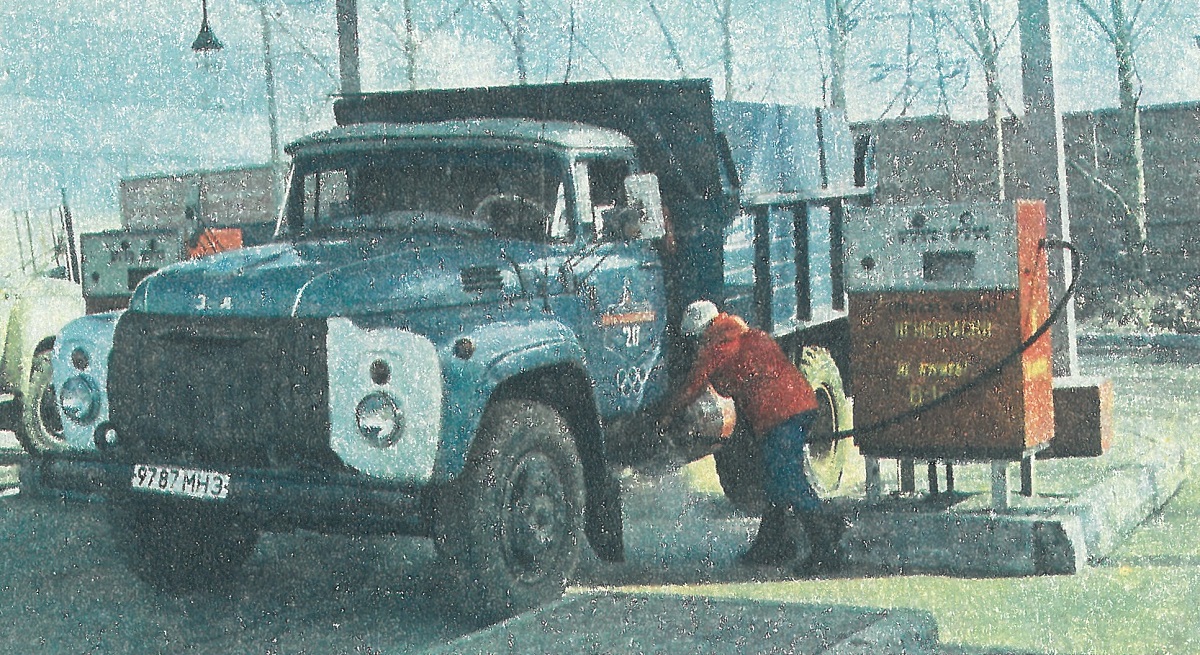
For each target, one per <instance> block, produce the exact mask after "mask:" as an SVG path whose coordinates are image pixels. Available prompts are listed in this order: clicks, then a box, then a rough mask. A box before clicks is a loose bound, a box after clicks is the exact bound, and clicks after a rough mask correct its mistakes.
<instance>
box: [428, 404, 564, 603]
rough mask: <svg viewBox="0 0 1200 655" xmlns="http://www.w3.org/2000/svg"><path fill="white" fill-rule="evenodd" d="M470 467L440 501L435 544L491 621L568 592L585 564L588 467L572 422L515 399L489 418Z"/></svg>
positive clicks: (466, 599) (465, 599) (468, 597)
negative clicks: (582, 555)
mask: <svg viewBox="0 0 1200 655" xmlns="http://www.w3.org/2000/svg"><path fill="white" fill-rule="evenodd" d="M476 440H477V443H476V446H475V448H474V449H473V450H472V453H471V456H470V458H469V460H468V462H467V467H466V469H465V470H464V471H463V473H462V474H461V475H460V476H459V478H458V479H457V480H455V481H454V482H453V483H452V484H450V485H448V486H447V488H446V489H445V490H444V491H443V493H442V494H441V496H440V498H439V499H438V503H437V508H436V521H435V540H436V544H437V546H438V549H439V551H440V552H441V554H442V555H443V557H444V558H445V559H446V560H447V561H448V563H449V564H451V567H452V570H454V571H455V573H456V578H457V579H458V581H459V583H460V586H461V588H460V590H459V591H460V593H461V594H462V603H463V609H464V610H467V611H471V612H473V613H474V614H475V615H476V617H478V618H479V619H481V620H483V621H488V622H490V621H493V620H497V619H501V618H505V617H508V616H511V615H513V614H516V613H518V612H521V611H524V610H526V609H530V608H532V607H536V606H538V605H540V604H542V603H545V602H547V601H550V600H555V599H557V598H559V597H561V596H562V594H563V592H564V591H565V589H566V583H567V579H568V578H569V577H570V575H571V574H572V573H573V572H574V570H575V567H576V565H577V564H578V563H579V554H580V553H579V535H580V532H581V530H582V526H583V503H584V483H583V473H582V467H581V465H580V462H579V457H578V455H577V454H576V452H575V446H574V441H573V440H572V438H571V433H570V431H569V430H568V428H567V425H566V423H565V422H564V421H563V420H562V418H561V417H559V415H558V414H557V413H556V412H555V411H554V410H553V409H551V408H549V407H547V406H546V405H543V404H541V403H536V402H531V401H525V400H511V401H501V402H497V403H496V404H495V405H493V406H492V407H491V408H489V410H488V411H487V413H486V414H485V415H484V417H483V420H482V422H481V423H480V427H479V432H478V435H477V437H476Z"/></svg>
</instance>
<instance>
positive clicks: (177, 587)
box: [109, 494, 259, 594]
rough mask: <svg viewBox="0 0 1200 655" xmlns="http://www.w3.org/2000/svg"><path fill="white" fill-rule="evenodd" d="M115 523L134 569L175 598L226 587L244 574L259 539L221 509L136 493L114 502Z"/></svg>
mask: <svg viewBox="0 0 1200 655" xmlns="http://www.w3.org/2000/svg"><path fill="white" fill-rule="evenodd" d="M109 525H110V527H111V529H112V536H113V539H114V540H115V541H116V543H117V546H118V548H119V549H120V551H121V554H122V555H123V556H124V559H125V565H126V566H127V567H128V568H129V570H130V571H131V572H133V574H134V575H136V576H137V577H138V579H140V580H141V581H143V582H145V583H147V584H149V585H151V586H153V587H154V588H156V589H158V590H160V591H164V592H167V593H170V594H182V593H185V592H210V591H216V590H219V589H221V588H222V587H223V586H225V585H227V584H228V583H230V582H231V581H233V580H234V579H236V577H237V576H238V574H239V573H240V572H241V571H242V568H243V567H244V565H245V563H246V560H247V559H249V558H250V555H251V554H252V553H253V552H254V546H255V544H256V543H257V542H258V536H259V534H258V531H257V530H256V529H254V528H252V527H250V526H248V525H247V524H245V523H243V522H241V521H239V520H238V517H236V516H235V515H234V514H232V513H231V512H229V511H228V510H225V509H223V508H221V507H214V506H210V505H206V504H201V503H197V502H186V501H184V502H180V501H174V502H172V501H170V500H160V499H157V498H140V497H136V496H134V495H133V494H128V495H125V496H122V497H114V498H112V499H111V501H110V507H109Z"/></svg>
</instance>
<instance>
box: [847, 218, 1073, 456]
mask: <svg viewBox="0 0 1200 655" xmlns="http://www.w3.org/2000/svg"><path fill="white" fill-rule="evenodd" d="M1038 246H1039V247H1041V248H1042V249H1043V250H1045V249H1048V248H1061V249H1063V250H1067V251H1069V252H1070V253H1071V284H1069V285H1068V286H1067V289H1066V291H1065V292H1064V293H1063V297H1062V298H1060V299H1059V301H1058V304H1056V305H1055V306H1054V310H1053V311H1051V312H1050V316H1049V317H1047V318H1046V321H1045V322H1044V323H1042V325H1041V326H1040V327H1038V329H1037V330H1035V331H1034V332H1033V334H1031V335H1030V336H1029V338H1028V339H1026V340H1025V341H1024V342H1022V343H1021V345H1020V346H1018V347H1017V348H1016V349H1015V350H1013V351H1012V352H1011V353H1009V354H1008V355H1007V356H1005V357H1004V358H1003V359H1001V360H1000V361H998V362H996V363H995V364H993V365H991V366H990V367H988V368H986V369H984V370H983V371H982V372H981V373H979V375H977V376H975V377H974V378H971V379H970V380H968V381H966V382H964V383H962V384H960V385H959V386H957V387H955V388H954V389H951V390H950V391H948V392H946V393H945V394H944V395H941V396H938V397H937V398H934V399H933V400H931V401H929V402H927V403H925V404H922V405H918V406H917V407H913V408H912V409H909V410H907V411H905V412H901V413H900V414H897V415H895V416H892V417H889V418H886V419H884V420H882V421H878V422H876V423H872V424H870V425H867V426H866V427H862V428H853V429H850V430H841V431H838V432H835V433H834V434H833V435H832V438H833V439H835V440H836V439H842V438H844V437H850V436H853V435H855V434H863V433H866V432H878V431H880V430H883V429H884V428H889V427H891V426H893V425H896V424H898V423H903V422H904V421H910V420H912V419H914V418H916V417H918V416H920V415H921V414H924V413H925V412H928V411H929V410H932V409H934V408H935V407H940V406H942V405H944V404H946V403H948V402H950V401H951V400H954V399H955V398H958V397H959V396H962V395H963V394H965V393H967V392H969V391H971V390H973V389H975V388H976V387H978V386H979V385H980V384H982V383H983V382H985V381H987V380H989V379H991V378H993V377H995V376H997V375H999V374H1000V372H1001V371H1003V370H1004V368H1005V367H1007V366H1008V365H1010V364H1012V363H1013V362H1015V361H1017V360H1018V359H1019V358H1020V357H1021V355H1024V354H1025V352H1026V351H1027V350H1029V349H1030V348H1032V347H1033V344H1035V343H1037V341H1038V339H1041V338H1042V337H1043V336H1044V335H1045V334H1046V333H1047V332H1048V331H1049V330H1050V326H1051V325H1053V324H1054V323H1055V322H1056V321H1057V320H1058V318H1059V316H1061V315H1062V313H1063V311H1064V310H1065V309H1066V308H1067V303H1068V302H1070V300H1071V297H1072V296H1074V295H1075V287H1076V286H1077V285H1078V284H1079V273H1080V269H1081V265H1080V259H1079V251H1077V250H1076V249H1075V246H1073V245H1071V243H1070V242H1068V241H1063V240H1061V239H1042V240H1041V241H1040V242H1039V243H1038Z"/></svg>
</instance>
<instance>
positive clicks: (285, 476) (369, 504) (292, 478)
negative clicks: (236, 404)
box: [22, 456, 432, 537]
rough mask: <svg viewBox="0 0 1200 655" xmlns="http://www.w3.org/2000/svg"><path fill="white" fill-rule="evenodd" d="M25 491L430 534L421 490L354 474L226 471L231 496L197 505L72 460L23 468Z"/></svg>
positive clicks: (113, 468)
mask: <svg viewBox="0 0 1200 655" xmlns="http://www.w3.org/2000/svg"><path fill="white" fill-rule="evenodd" d="M23 466H24V467H26V468H27V470H25V471H23V472H22V488H23V489H30V490H32V491H34V493H46V492H58V493H66V494H99V495H101V496H103V497H105V498H111V497H114V496H119V497H124V498H128V497H131V496H132V495H135V494H136V495H137V496H143V497H147V498H159V499H169V498H178V500H179V502H193V503H219V504H221V505H223V506H226V507H228V508H229V509H230V511H233V512H237V513H238V514H240V515H242V516H243V517H244V518H246V519H247V520H248V521H250V522H252V523H254V524H255V525H256V526H258V527H259V528H260V529H262V530H265V531H271V532H285V531H289V530H293V529H297V528H303V529H309V530H317V531H319V532H327V533H344V534H364V533H366V534H404V535H412V536H424V537H427V536H430V535H431V534H432V531H431V527H432V521H431V520H430V517H431V515H432V511H431V507H432V503H431V502H430V501H429V498H430V497H431V494H430V493H429V489H428V488H426V487H421V486H413V485H400V484H396V483H387V482H380V481H376V480H364V479H363V478H362V477H361V476H358V475H355V474H353V473H329V472H305V471H275V470H263V469H233V470H227V469H226V470H222V471H221V472H222V473H226V474H228V475H230V477H231V482H230V491H229V495H228V496H227V497H226V498H224V499H222V500H196V499H191V498H180V497H176V496H168V495H162V494H158V493H154V492H146V491H135V490H133V489H132V488H131V484H130V480H131V477H132V474H133V465H132V464H129V463H125V462H117V461H106V460H95V459H82V458H71V457H62V456H58V457H47V458H43V459H38V458H34V459H32V460H31V461H28V462H26V463H25V464H23Z"/></svg>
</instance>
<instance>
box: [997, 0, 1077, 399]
mask: <svg viewBox="0 0 1200 655" xmlns="http://www.w3.org/2000/svg"><path fill="white" fill-rule="evenodd" d="M1017 12H1018V22H1019V24H1020V30H1021V90H1022V95H1023V96H1024V107H1025V117H1024V118H1023V119H1022V120H1021V122H1020V124H1019V127H1018V130H1017V132H1018V138H1017V139H1015V140H1014V143H1013V147H1014V149H1015V150H1016V152H1014V156H1013V163H1014V167H1015V168H1016V175H1015V176H1014V178H1015V179H1012V180H1010V182H1011V184H1012V187H1011V190H1010V193H1008V197H1010V198H1030V199H1034V200H1037V199H1044V200H1045V201H1046V219H1047V225H1046V232H1047V236H1049V237H1050V238H1056V239H1062V240H1064V241H1069V240H1070V238H1071V220H1070V211H1069V208H1068V203H1067V165H1066V157H1065V153H1064V150H1063V120H1062V112H1061V111H1059V108H1058V104H1057V99H1056V92H1057V85H1056V82H1055V77H1054V51H1055V42H1054V26H1053V23H1052V16H1051V14H1050V6H1049V1H1048V0H1018V1H1017ZM1065 257H1066V253H1065V252H1063V253H1061V254H1052V255H1051V256H1050V287H1051V288H1050V295H1051V300H1050V302H1051V303H1054V302H1057V298H1061V297H1062V294H1063V292H1064V291H1065V290H1066V288H1067V285H1069V284H1070V283H1071V267H1070V266H1069V265H1068V262H1066V261H1065V260H1064V258H1065ZM1051 338H1052V339H1053V343H1054V374H1055V375H1056V376H1068V375H1074V374H1075V372H1076V371H1078V370H1079V353H1078V351H1077V349H1076V345H1075V304H1074V302H1072V303H1070V304H1068V305H1067V310H1066V312H1064V318H1063V319H1062V320H1061V321H1060V323H1059V324H1058V325H1056V326H1055V330H1054V331H1053V332H1052V333H1051Z"/></svg>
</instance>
